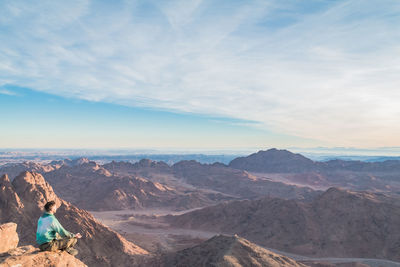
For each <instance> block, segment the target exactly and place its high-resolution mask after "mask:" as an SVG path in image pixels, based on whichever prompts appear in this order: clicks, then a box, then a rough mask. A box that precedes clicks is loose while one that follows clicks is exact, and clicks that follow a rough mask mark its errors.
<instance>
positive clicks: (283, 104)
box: [0, 0, 400, 146]
mask: <svg viewBox="0 0 400 267" xmlns="http://www.w3.org/2000/svg"><path fill="white" fill-rule="evenodd" d="M305 2H306V3H305ZM1 5H2V6H1V8H0V51H1V53H0V83H2V84H6V83H7V84H15V85H18V86H23V87H29V88H33V89H35V90H41V91H46V92H49V93H53V94H58V95H63V96H68V97H77V98H83V99H87V100H92V101H106V102H113V103H119V104H123V105H131V106H146V107H156V108H161V109H168V110H174V111H177V112H193V113H201V114H208V115H215V116H225V117H231V118H236V119H244V120H247V121H255V122H258V123H256V124H255V125H259V127H263V128H266V129H270V130H272V131H275V132H282V133H285V134H290V135H296V136H301V137H304V138H312V139H315V140H320V142H321V144H324V145H354V146H385V145H399V143H398V135H399V133H400V124H399V123H398V118H399V117H400V106H399V105H398V102H399V99H400V91H399V90H398V88H400V80H399V79H398V77H399V74H400V46H399V43H400V28H399V25H400V17H399V15H398V14H400V2H398V1H396V0H393V1H377V0H372V1H361V0H350V1H328V0H326V1H268V2H267V1H206V0H203V1H201V0H193V1H189V0H187V1H145V2H142V1H132V2H129V3H126V2H118V3H116V2H115V3H114V2H113V3H112V4H110V3H107V1H104V2H101V1H75V2H73V1H67V2H65V1H64V2H62V1H41V2H40V4H39V3H31V2H29V1H10V2H2V4H1ZM0 85H1V84H0Z"/></svg>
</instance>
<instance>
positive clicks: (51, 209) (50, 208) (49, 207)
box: [44, 200, 57, 214]
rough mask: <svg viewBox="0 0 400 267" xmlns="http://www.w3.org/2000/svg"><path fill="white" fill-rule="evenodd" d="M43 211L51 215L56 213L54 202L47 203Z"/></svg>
mask: <svg viewBox="0 0 400 267" xmlns="http://www.w3.org/2000/svg"><path fill="white" fill-rule="evenodd" d="M44 210H45V211H46V212H48V213H53V214H54V213H56V211H57V206H56V202H54V201H53V200H52V201H49V202H47V203H46V205H44Z"/></svg>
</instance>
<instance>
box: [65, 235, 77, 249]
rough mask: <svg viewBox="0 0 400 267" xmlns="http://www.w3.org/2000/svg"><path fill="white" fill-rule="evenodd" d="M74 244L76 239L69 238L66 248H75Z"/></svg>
mask: <svg viewBox="0 0 400 267" xmlns="http://www.w3.org/2000/svg"><path fill="white" fill-rule="evenodd" d="M76 242H78V239H77V238H75V237H71V238H69V240H68V243H67V244H68V245H67V246H68V247H73V246H75V245H76Z"/></svg>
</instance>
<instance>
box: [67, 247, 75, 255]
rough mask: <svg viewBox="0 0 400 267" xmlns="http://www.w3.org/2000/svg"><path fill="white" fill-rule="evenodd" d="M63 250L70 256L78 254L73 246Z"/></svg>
mask: <svg viewBox="0 0 400 267" xmlns="http://www.w3.org/2000/svg"><path fill="white" fill-rule="evenodd" d="M65 251H66V252H68V253H69V254H71V255H72V256H76V255H78V250H77V249H74V248H67V249H66V250H65Z"/></svg>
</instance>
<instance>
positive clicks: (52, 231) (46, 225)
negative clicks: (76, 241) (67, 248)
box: [36, 212, 73, 245]
mask: <svg viewBox="0 0 400 267" xmlns="http://www.w3.org/2000/svg"><path fill="white" fill-rule="evenodd" d="M56 233H58V234H59V235H60V236H61V237H72V236H73V234H71V233H70V232H68V231H67V230H65V229H64V227H62V225H61V224H60V223H59V221H58V220H57V218H56V217H55V216H54V215H53V214H51V213H48V212H45V213H43V215H42V216H41V217H40V218H39V220H38V226H37V231H36V242H37V243H38V244H39V245H41V244H44V243H47V242H50V241H52V240H54V239H56Z"/></svg>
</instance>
